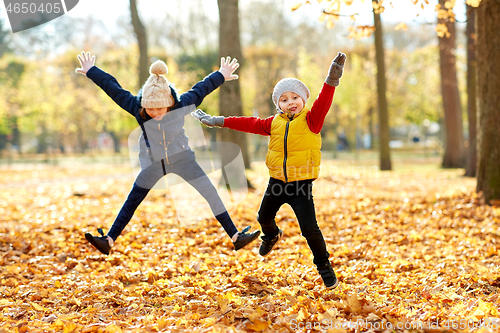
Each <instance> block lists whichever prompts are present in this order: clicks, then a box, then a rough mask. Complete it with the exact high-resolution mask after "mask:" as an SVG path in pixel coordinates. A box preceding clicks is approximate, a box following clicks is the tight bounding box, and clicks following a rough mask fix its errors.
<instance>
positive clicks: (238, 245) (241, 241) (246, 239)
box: [233, 227, 260, 251]
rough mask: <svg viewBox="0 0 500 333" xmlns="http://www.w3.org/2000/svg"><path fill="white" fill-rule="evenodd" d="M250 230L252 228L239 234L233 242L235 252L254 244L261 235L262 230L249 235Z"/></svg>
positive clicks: (247, 228)
mask: <svg viewBox="0 0 500 333" xmlns="http://www.w3.org/2000/svg"><path fill="white" fill-rule="evenodd" d="M248 230H250V227H246V228H245V229H243V230H241V232H240V233H238V238H236V241H234V242H233V245H234V250H235V251H238V250H239V249H242V248H244V247H245V246H246V245H248V244H250V243H251V242H253V241H254V240H255V239H256V238H257V237H259V235H260V230H257V231H254V232H252V233H249V234H247V231H248Z"/></svg>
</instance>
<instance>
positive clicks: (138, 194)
mask: <svg viewBox="0 0 500 333" xmlns="http://www.w3.org/2000/svg"><path fill="white" fill-rule="evenodd" d="M168 173H174V174H176V175H178V176H180V177H181V178H182V179H184V181H186V182H188V183H189V184H190V185H191V186H193V187H194V188H195V189H196V190H197V191H198V192H199V193H200V194H201V195H202V196H203V198H205V200H206V201H207V202H208V204H209V205H210V208H211V210H212V212H213V214H214V216H215V218H216V219H217V220H218V221H219V223H220V224H221V225H222V227H223V228H224V230H225V231H226V233H227V234H228V235H229V237H232V236H233V235H234V234H235V233H237V232H238V229H237V228H236V226H235V225H234V223H233V221H232V220H231V217H230V216H229V214H228V212H227V210H226V208H225V206H224V203H223V202H222V200H221V199H220V197H219V194H218V193H217V190H216V189H215V187H214V185H213V184H212V182H211V181H210V179H209V178H208V176H207V174H206V173H205V171H203V169H202V168H201V167H200V165H199V164H198V162H196V160H195V159H194V155H193V157H192V158H187V159H186V160H184V161H179V162H177V163H175V164H165V162H163V163H162V161H160V162H156V163H153V164H152V165H151V166H149V167H148V168H146V169H144V170H141V172H140V173H139V175H138V176H137V178H136V180H135V183H134V186H133V187H132V190H131V191H130V193H129V195H128V197H127V200H126V201H125V203H124V204H123V206H122V208H121V210H120V212H119V213H118V216H117V217H116V219H115V221H114V222H113V225H112V226H111V229H110V230H109V232H108V235H109V236H110V237H111V238H113V239H114V240H116V239H117V238H118V236H119V235H120V234H121V233H122V231H123V229H125V227H126V226H127V224H128V223H129V222H130V219H131V218H132V216H133V215H134V212H135V211H136V209H137V207H138V206H139V205H140V203H141V202H142V201H143V200H144V198H145V197H146V195H147V194H148V192H149V190H150V189H152V188H153V187H154V186H155V184H156V183H157V182H158V180H160V179H161V178H162V177H163V176H164V175H165V174H168Z"/></svg>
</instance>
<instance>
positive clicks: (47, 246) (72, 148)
mask: <svg viewBox="0 0 500 333" xmlns="http://www.w3.org/2000/svg"><path fill="white" fill-rule="evenodd" d="M345 3H349V1H345ZM345 3H343V4H342V5H340V6H339V7H336V6H337V5H336V4H337V2H336V1H329V2H327V1H324V2H323V3H322V4H318V3H316V2H314V1H311V3H307V4H306V3H304V4H302V5H301V6H299V5H298V4H297V2H293V1H265V0H262V1H250V0H248V1H239V3H238V1H219V3H218V2H217V1H201V0H190V1H183V2H178V1H154V0H151V1H144V0H143V1H138V2H137V3H135V1H130V2H128V1H114V0H113V1H111V0H109V1H105V2H102V1H101V2H99V1H89V0H87V1H81V2H80V3H79V4H78V5H77V6H76V7H75V8H74V9H73V10H71V11H70V12H69V13H68V14H66V15H64V16H62V17H60V18H58V19H56V20H54V21H51V22H49V23H46V24H44V25H41V26H39V27H36V28H32V29H29V30H26V31H23V32H18V33H15V34H13V33H11V32H10V31H9V27H8V20H7V18H6V15H5V8H0V68H1V71H0V87H1V89H0V96H1V97H0V152H1V155H0V188H1V193H0V197H1V201H0V213H1V217H0V249H1V251H2V252H1V258H0V260H1V262H2V266H1V272H2V274H1V276H0V282H1V284H0V294H1V295H2V300H0V311H1V313H0V314H1V317H0V331H1V330H3V331H6V332H10V331H24V332H26V331H43V330H55V331H65V332H71V331H85V332H91V331H111V332H113V331H117V332H119V331H127V330H129V331H144V330H149V331H162V330H164V331H167V330H170V331H183V330H186V331H196V330H199V331H210V330H213V331H233V330H236V331H240V330H241V331H295V330H296V328H297V326H295V327H294V326H292V325H293V324H292V323H294V322H295V323H297V322H299V323H302V326H300V327H302V328H304V329H305V328H306V326H307V325H308V324H309V325H314V323H316V324H318V323H320V322H321V321H322V320H323V321H324V323H327V325H323V326H324V327H319V326H318V325H317V326H316V327H315V328H314V329H316V330H321V329H325V330H330V331H334V332H337V331H339V332H340V331H353V330H354V329H355V328H356V327H353V325H352V324H351V323H353V322H355V321H356V320H358V319H362V320H364V321H365V324H364V326H363V328H362V329H363V330H367V329H368V328H369V327H368V326H369V325H368V324H369V323H371V324H375V323H378V324H379V325H381V324H382V323H386V324H387V323H388V322H390V323H393V325H394V326H395V327H396V326H397V324H398V323H407V324H409V325H411V324H412V323H413V324H414V325H417V327H416V328H417V330H423V329H424V328H425V325H429V323H431V322H435V321H437V322H439V325H440V327H441V329H447V328H450V327H451V326H452V325H454V324H456V326H457V329H462V330H463V331H479V330H483V331H496V330H497V329H498V326H494V325H496V324H493V325H482V324H484V323H485V321H486V323H488V320H489V319H491V318H498V317H499V312H498V308H499V306H500V299H499V295H498V287H499V286H500V276H499V274H498V271H499V264H500V259H499V257H498V248H499V246H498V241H499V237H500V229H499V228H500V221H499V216H500V209H499V208H498V201H497V200H498V197H495V195H493V196H492V197H491V198H488V199H487V200H485V198H484V196H483V193H482V192H481V191H478V186H477V184H478V182H477V179H476V178H474V177H475V176H476V168H477V163H476V161H475V160H474V156H476V151H475V150H474V149H473V148H474V147H476V143H475V142H476V138H475V136H476V132H475V131H474V129H480V128H481V125H480V124H479V123H476V119H475V118H474V119H473V118H472V117H471V114H472V115H474V114H476V112H477V111H476V110H475V109H474V110H472V111H471V108H474V105H475V104H476V103H474V102H473V103H470V102H469V101H470V97H469V96H470V95H471V91H470V90H469V89H471V86H470V80H471V78H470V76H468V74H469V73H470V72H471V64H474V65H475V60H474V59H472V60H471V59H470V57H471V53H468V51H469V50H470V49H471V47H470V43H471V39H472V40H474V39H475V33H474V32H470V31H468V30H467V29H468V28H469V29H470V26H469V27H468V22H470V18H469V17H468V15H470V14H471V13H474V11H475V8H473V7H466V5H465V3H463V2H461V1H458V2H455V1H451V2H447V3H445V2H444V1H443V2H442V7H441V8H442V9H444V8H446V10H445V12H443V10H442V11H437V10H436V5H437V2H436V3H432V2H429V3H428V2H426V1H397V2H396V1H395V2H391V3H383V4H384V11H383V13H378V14H380V15H378V18H379V19H381V22H382V25H381V26H382V27H383V30H382V29H380V28H379V30H378V32H380V33H381V34H380V35H379V37H378V41H379V42H380V41H383V48H384V50H383V52H384V54H385V56H384V58H383V63H384V64H385V69H384V70H383V71H382V72H383V73H384V74H385V75H384V76H385V83H384V85H386V89H384V91H383V94H384V96H385V98H386V100H387V103H386V105H385V106H384V105H383V104H382V105H381V104H380V100H381V97H380V96H381V91H380V87H381V81H379V80H380V76H378V75H379V74H380V73H381V70H380V68H381V67H380V66H381V65H380V58H379V59H378V60H379V61H377V54H378V55H380V49H377V46H376V43H375V41H376V40H377V37H376V34H375V32H377V29H373V25H374V16H375V18H376V17H377V15H374V13H373V8H375V9H377V8H378V7H377V5H375V6H372V5H371V3H370V2H369V1H366V2H359V1H354V2H353V4H352V5H351V6H347V5H346V4H345ZM131 4H133V6H132V7H131ZM218 4H219V5H222V7H221V8H224V10H228V11H227V12H224V13H223V14H221V17H219V9H218ZM234 4H238V5H239V27H238V29H236V28H235V27H234V26H231V24H229V26H228V25H227V22H226V21H224V20H225V19H226V18H227V17H229V16H230V12H229V9H228V8H230V7H231V5H232V6H233V7H232V8H233V9H234ZM452 5H454V7H453V6H452ZM224 6H226V7H224ZM227 6H229V7H227ZM135 7H137V9H138V13H136V14H137V15H136V16H134V14H132V15H131V13H135V12H134V11H133V10H131V8H135ZM447 7H450V8H451V7H453V9H452V12H451V13H452V14H450V11H449V10H448V9H447ZM323 11H324V12H323ZM375 12H377V10H375ZM233 14H234V13H233ZM376 14H377V13H376ZM438 15H439V16H440V17H441V19H442V20H444V21H442V22H441V23H442V24H446V26H447V30H446V29H445V30H443V25H438V24H437V17H438ZM450 15H451V16H450ZM454 15H456V16H454ZM131 16H132V17H135V18H137V19H139V20H140V21H141V22H142V26H143V28H144V29H143V30H142V29H141V27H140V25H141V24H136V25H134V24H133V20H132V19H131ZM450 17H451V18H454V19H452V20H451V21H455V22H453V24H452V23H450V22H448V21H450ZM223 21H224V23H223ZM445 21H446V22H445ZM219 22H220V23H219ZM443 22H445V23H443ZM136 23H137V22H136ZM224 28H225V29H229V30H232V31H233V32H234V31H235V30H236V31H237V30H239V34H237V35H238V36H237V37H238V39H239V41H240V42H241V48H238V49H234V46H235V45H236V44H237V43H235V42H232V41H231V39H230V38H227V39H224V40H228V41H229V45H224V43H221V40H220V39H219V34H220V30H219V29H221V30H222V29H224ZM382 31H383V34H382ZM446 31H448V32H450V33H451V35H450V36H448V38H447V37H446V34H447V33H446ZM467 31H468V32H467ZM142 33H144V35H141V34H142ZM223 35H224V36H228V34H223ZM141 36H142V37H144V36H147V37H146V39H144V38H142V40H141ZM439 36H444V38H440V37H439ZM144 40H147V51H146V55H147V56H146V57H144ZM450 41H451V42H452V43H453V44H452V45H451V46H450V45H449V44H448V45H446V44H445V43H450ZM380 45H381V44H380V43H379V44H378V47H380ZM446 49H448V52H447V53H446V54H445V53H443V52H444V51H446ZM82 50H84V51H89V52H91V53H92V54H95V55H96V56H97V61H96V65H97V66H99V67H100V68H102V69H103V70H105V71H107V72H109V73H111V74H112V75H114V76H115V77H116V78H117V80H118V82H120V84H121V85H122V86H123V87H124V88H125V89H128V90H130V91H132V92H133V93H135V92H137V91H138V90H139V89H140V86H141V84H142V83H143V82H144V80H145V79H144V75H145V74H144V73H141V63H142V64H143V68H144V67H145V68H146V69H147V68H148V67H149V64H150V63H151V62H153V61H154V60H156V59H161V60H164V61H165V62H166V63H167V65H168V67H169V73H168V75H167V77H168V79H169V81H170V82H173V83H174V84H175V85H176V87H177V88H178V89H179V90H180V91H181V92H184V91H187V90H188V89H189V88H190V87H191V86H192V85H193V84H194V83H196V82H197V81H198V80H201V79H202V78H203V77H204V76H205V75H207V74H209V73H210V72H212V71H214V70H217V69H218V67H219V61H220V60H219V59H220V56H221V55H231V56H236V57H237V58H238V59H239V61H240V62H241V64H242V66H241V67H240V69H238V71H237V74H239V76H240V78H239V80H238V81H237V83H234V82H228V83H226V84H224V85H223V89H218V90H216V91H215V92H214V93H212V94H211V95H209V96H208V97H207V98H206V99H205V101H204V102H203V104H202V105H201V106H200V108H202V109H203V110H204V111H205V112H207V113H210V114H214V115H218V114H221V115H222V114H223V115H238V114H239V115H247V116H259V117H268V116H270V115H272V114H274V113H275V112H276V111H275V107H274V104H273V103H272V100H271V94H272V90H273V87H274V85H275V84H276V82H277V81H279V80H280V79H281V78H283V77H290V76H291V77H297V78H299V79H300V80H302V81H303V82H304V83H305V84H306V85H307V86H308V87H309V88H310V90H311V98H310V100H309V102H308V104H307V105H308V106H309V107H310V106H311V105H312V102H313V101H314V97H315V96H317V94H318V93H319V89H320V88H321V86H322V83H323V81H324V79H325V76H326V74H327V70H328V68H329V65H330V62H331V60H332V59H333V58H334V57H335V55H336V54H337V52H339V51H340V52H343V53H345V54H347V62H346V66H345V68H344V76H343V78H342V79H341V83H340V86H339V87H338V88H337V89H336V92H335V97H334V102H333V105H332V108H331V110H330V112H329V115H328V116H327V118H326V120H325V125H324V128H323V130H322V137H323V147H322V154H323V163H322V171H321V176H320V179H318V180H317V181H316V182H315V202H316V209H317V215H318V221H319V223H320V226H321V228H322V230H323V233H324V234H325V238H326V240H327V244H328V247H329V250H330V253H331V254H332V258H331V260H332V263H333V265H334V268H335V270H336V272H337V274H338V276H339V278H340V280H341V284H340V286H339V287H338V289H336V290H335V291H331V292H330V291H327V290H325V289H324V287H323V286H322V283H321V280H320V279H319V276H318V275H317V273H316V272H315V271H314V269H313V265H312V258H311V254H310V253H309V250H308V248H307V245H306V243H305V240H304V239H303V238H302V237H301V236H300V230H299V229H298V225H297V223H296V221H295V217H294V215H293V212H292V211H291V209H290V208H289V207H283V208H282V210H280V213H279V215H278V223H280V227H281V226H283V229H285V239H284V240H283V242H282V243H281V244H280V245H279V246H278V249H277V250H276V251H274V252H273V254H272V255H271V256H270V257H269V258H267V259H265V260H264V259H261V258H260V257H258V254H257V251H256V250H257V247H256V248H255V249H252V250H243V251H240V252H238V253H235V252H233V251H232V250H231V245H230V242H229V240H228V239H226V238H225V237H224V234H223V232H222V229H221V228H220V227H219V226H218V224H217V223H216V221H215V220H214V219H213V218H210V217H208V216H207V215H206V212H204V211H203V210H202V209H201V208H200V207H193V204H192V203H191V202H190V201H189V200H173V198H172V193H171V192H170V190H169V189H168V188H164V189H159V190H154V191H152V192H151V193H150V194H149V195H148V198H147V199H146V200H145V202H144V203H143V204H142V205H141V206H140V207H139V209H138V211H137V213H136V215H135V217H134V218H133V219H132V221H131V223H130V225H129V226H128V227H127V229H126V230H125V233H124V235H123V236H122V237H121V238H120V239H119V241H118V243H117V245H116V246H115V247H114V249H113V250H114V253H113V254H112V255H110V256H109V257H104V256H101V255H98V254H97V253H96V252H95V251H94V250H93V249H92V248H90V246H88V245H87V244H86V242H85V240H84V238H83V234H84V233H85V232H86V231H90V232H93V233H95V229H96V228H97V227H104V228H105V229H106V228H108V227H109V225H110V224H111V222H112V220H113V219H114V216H116V213H117V212H118V210H119V208H120V207H121V204H122V203H123V201H124V200H125V198H126V195H127V193H128V191H129V189H130V188H131V186H132V184H133V181H134V176H133V169H134V167H136V165H134V162H133V160H132V161H131V158H130V154H129V150H130V148H131V146H130V143H129V140H128V139H129V135H130V134H131V132H132V131H133V130H134V129H135V128H136V127H137V125H136V121H135V119H134V118H133V117H131V116H130V115H128V114H127V113H126V112H124V111H123V110H121V109H120V108H119V107H118V106H116V105H115V104H114V102H112V101H111V100H110V98H109V97H108V96H106V95H105V94H104V93H103V92H101V91H100V90H99V88H97V87H96V86H95V85H94V84H93V83H92V82H90V81H89V80H88V79H86V78H85V77H84V76H82V75H79V74H77V73H75V68H77V67H79V63H78V61H77V59H76V55H77V54H79V53H80V52H81V51H82ZM228 50H229V51H228ZM233 50H234V51H233ZM472 51H473V50H472ZM141 53H142V54H143V56H142V57H141ZM450 57H451V58H452V61H451V62H452V63H453V66H452V67H453V69H451V70H450V69H449V67H448V69H446V70H445V71H442V69H443V67H444V66H446V64H443V62H442V59H450ZM144 63H146V64H147V65H146V66H144ZM449 63H450V61H448V62H447V64H448V65H449ZM453 72H454V73H455V74H453ZM443 73H444V74H443ZM450 74H451V79H450V77H449V76H446V75H450ZM141 75H142V76H141ZM443 75H444V76H446V77H445V79H444V81H446V82H450V80H451V81H452V84H451V90H446V89H450V88H449V87H443V85H442V82H443ZM146 77H147V76H146ZM455 79H456V80H455ZM236 84H238V85H239V90H240V92H239V96H235V90H238V89H235V88H234V87H235V85H236ZM226 86H228V87H229V88H228V89H229V90H230V91H227V90H226V91H224V89H226ZM450 91H451V93H450ZM223 94H226V95H224V96H225V97H224V96H222V98H221V95H223ZM450 96H452V98H451V99H452V100H453V101H452V102H451V106H450V103H449V102H448V104H447V102H445V100H446V98H449V97H450ZM233 98H236V102H234V101H235V100H234V99H233ZM448 100H449V99H448ZM228 102H229V104H230V105H228V104H227V103H228ZM224 103H226V104H224ZM384 108H385V110H386V113H385V115H386V122H385V123H384V122H383V121H381V120H380V119H381V118H380V116H381V115H382V116H383V113H381V110H382V109H384ZM445 108H447V109H446V110H445ZM446 119H455V120H454V123H453V125H449V123H447V121H446ZM446 124H448V125H446ZM471 124H472V125H471ZM446 126H448V127H446ZM471 129H472V131H471ZM203 131H204V134H205V136H206V140H207V142H209V141H219V142H220V141H222V142H226V141H233V142H235V143H237V144H239V145H240V147H241V148H242V155H243V157H244V162H245V166H246V167H247V171H246V177H247V179H248V181H249V184H251V188H250V189H248V190H246V191H245V192H244V195H242V196H241V197H239V200H238V202H236V203H235V204H234V205H232V206H231V207H230V213H231V215H232V216H233V218H234V220H235V222H236V224H237V225H238V227H240V228H241V227H243V226H244V225H247V224H248V225H251V226H252V228H254V229H255V228H258V223H257V222H256V220H255V217H256V212H257V210H258V206H259V202H260V199H261V196H262V194H263V191H264V190H265V187H266V181H267V179H268V174H267V170H266V168H265V165H264V163H263V161H264V159H265V153H266V151H267V138H264V137H258V136H252V135H242V136H236V137H233V136H232V134H231V132H230V131H229V130H227V129H226V130H217V129H207V128H204V129H203ZM384 133H386V134H388V135H386V136H384V135H383V134H384ZM490 140H492V141H493V143H495V142H497V143H498V141H495V137H493V136H492V137H491V138H490ZM483 141H484V140H483ZM495 151H496V152H498V147H496V148H494V149H492V151H491V152H490V153H489V154H491V155H495ZM495 156H496V155H495ZM443 167H445V168H443ZM465 174H468V176H467V177H466V176H465ZM220 190H221V191H224V188H221V189H220ZM495 193H498V191H497V192H495ZM487 203H489V204H490V205H488V204H487ZM182 205H184V206H183V207H182ZM186 207H187V209H188V210H190V211H191V212H192V214H191V216H190V217H189V218H185V219H182V220H181V219H179V218H178V215H177V214H176V211H178V210H181V209H183V210H184V211H185V210H186ZM461 320H462V322H461ZM333 323H341V324H342V323H344V324H345V325H344V326H343V327H341V328H338V327H335V326H334V324H333ZM417 323H423V327H419V326H418V324H417ZM461 323H462V324H464V323H466V325H465V326H463V325H462V326H460V324H461ZM493 323H496V322H494V321H493ZM349 325H351V326H349ZM482 326H483V327H482ZM386 327H387V326H386Z"/></svg>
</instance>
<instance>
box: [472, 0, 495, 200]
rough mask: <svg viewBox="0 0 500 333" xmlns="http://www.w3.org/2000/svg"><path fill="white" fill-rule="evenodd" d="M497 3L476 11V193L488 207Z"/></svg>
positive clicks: (492, 168) (492, 154)
mask: <svg viewBox="0 0 500 333" xmlns="http://www.w3.org/2000/svg"><path fill="white" fill-rule="evenodd" d="M499 31H500V1H498V0H492V1H482V2H481V4H480V5H479V7H478V8H477V9H476V32H477V44H476V47H477V49H476V59H477V108H478V123H479V131H478V136H477V141H478V145H477V149H478V151H477V153H478V165H477V191H478V192H479V191H482V192H483V195H484V198H485V200H486V202H487V203H488V204H493V202H494V203H495V204H496V205H498V204H499V200H500V144H499V143H500V107H499V105H500V93H499V92H500V66H498V64H499V60H500V57H499V54H500V53H499V52H500V34H499V33H498V32H499Z"/></svg>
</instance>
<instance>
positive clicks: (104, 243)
mask: <svg viewBox="0 0 500 333" xmlns="http://www.w3.org/2000/svg"><path fill="white" fill-rule="evenodd" d="M97 231H98V232H99V233H100V234H101V237H98V236H92V235H91V234H90V233H88V232H87V233H86V234H85V238H86V239H87V240H88V241H89V243H90V244H92V245H93V246H94V247H95V248H96V249H98V250H99V251H101V252H102V253H104V254H109V250H111V245H110V244H109V240H108V236H104V232H102V229H101V228H99V229H97Z"/></svg>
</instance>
